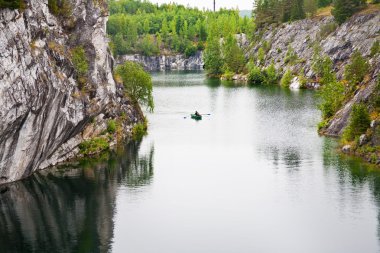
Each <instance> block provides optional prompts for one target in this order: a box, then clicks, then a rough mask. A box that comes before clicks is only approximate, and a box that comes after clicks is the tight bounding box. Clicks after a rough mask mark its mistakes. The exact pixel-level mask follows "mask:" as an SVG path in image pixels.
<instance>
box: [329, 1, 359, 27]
mask: <svg viewBox="0 0 380 253" xmlns="http://www.w3.org/2000/svg"><path fill="white" fill-rule="evenodd" d="M365 4H366V2H365V0H335V1H334V8H333V10H332V12H331V13H332V14H333V16H334V17H335V20H336V22H338V24H342V23H344V22H345V21H346V20H347V18H349V17H351V16H352V15H353V14H354V13H355V12H357V11H358V10H360V9H361V8H362V7H363V6H365Z"/></svg>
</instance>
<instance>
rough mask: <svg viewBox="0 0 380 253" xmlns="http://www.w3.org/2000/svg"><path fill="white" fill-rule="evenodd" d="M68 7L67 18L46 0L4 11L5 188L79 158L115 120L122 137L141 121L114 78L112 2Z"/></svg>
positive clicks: (0, 84)
mask: <svg viewBox="0 0 380 253" xmlns="http://www.w3.org/2000/svg"><path fill="white" fill-rule="evenodd" d="M66 3H67V5H66V6H65V7H66V12H70V13H69V14H68V13H66V15H65V16H62V15H61V14H52V13H51V11H50V10H49V7H48V0H28V1H26V9H25V10H9V9H3V10H0V21H1V22H0V184H1V183H7V182H11V181H15V180H18V179H21V178H24V177H26V176H28V175H30V174H31V173H33V172H34V171H36V170H39V169H44V168H46V167H49V166H51V165H55V164H57V163H59V162H62V161H65V160H67V159H70V158H72V157H74V156H76V155H77V154H78V152H79V148H78V145H79V144H80V143H81V142H82V141H83V140H84V139H89V138H92V137H94V136H97V135H99V134H100V133H101V132H102V131H104V129H106V128H107V122H108V120H109V119H118V120H120V124H121V125H122V126H123V128H122V129H123V135H124V136H127V135H128V132H129V130H130V129H131V125H132V124H134V123H135V122H138V121H140V120H142V114H141V110H139V108H136V106H133V105H132V104H131V103H130V100H129V99H128V98H127V97H125V95H124V92H123V91H122V88H121V87H118V86H117V85H116V84H115V82H114V79H113V76H112V69H113V59H112V57H111V55H110V52H109V49H108V46H107V39H106V33H105V26H106V22H107V17H108V14H107V6H106V2H105V1H94V0H67V1H66ZM67 14H68V15H67ZM78 48H79V49H81V50H82V51H83V52H84V55H82V56H81V57H82V58H85V59H79V61H80V62H82V63H83V60H85V61H84V62H85V63H86V64H87V65H86V67H87V68H85V70H86V71H85V73H83V66H81V67H82V70H81V71H79V70H78V68H79V66H77V65H76V64H75V60H77V61H78V59H75V55H74V53H75V49H78ZM76 58H78V57H76ZM82 65H83V64H82ZM120 116H122V117H120Z"/></svg>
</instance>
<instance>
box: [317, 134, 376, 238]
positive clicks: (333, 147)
mask: <svg viewBox="0 0 380 253" xmlns="http://www.w3.org/2000/svg"><path fill="white" fill-rule="evenodd" d="M323 165H324V167H325V170H326V173H337V175H338V176H337V181H338V184H339V186H340V191H341V194H342V195H343V194H344V193H345V191H350V195H351V196H352V197H353V198H354V200H355V201H354V203H360V202H361V201H362V196H361V195H360V192H361V191H362V190H363V189H366V187H369V190H370V192H371V194H372V195H373V201H374V203H375V205H376V207H377V220H378V221H377V236H378V239H379V242H380V171H379V170H378V169H377V168H374V166H373V165H369V164H368V165H367V164H365V163H364V162H363V161H362V160H360V159H358V158H354V157H348V156H345V155H339V153H338V152H337V143H336V141H335V140H331V139H325V141H324V146H323ZM347 184H348V185H350V186H351V187H346V185H347ZM341 201H344V198H341ZM344 204H345V203H342V205H344ZM358 206H360V205H358Z"/></svg>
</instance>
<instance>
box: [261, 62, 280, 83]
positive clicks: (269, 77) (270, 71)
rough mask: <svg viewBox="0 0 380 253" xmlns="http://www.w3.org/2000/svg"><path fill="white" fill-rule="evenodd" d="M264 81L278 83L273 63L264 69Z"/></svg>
mask: <svg viewBox="0 0 380 253" xmlns="http://www.w3.org/2000/svg"><path fill="white" fill-rule="evenodd" d="M264 83H265V84H267V85H273V84H277V83H278V73H277V70H276V67H275V66H274V64H273V63H272V64H271V65H269V66H268V67H267V68H266V69H265V70H264Z"/></svg>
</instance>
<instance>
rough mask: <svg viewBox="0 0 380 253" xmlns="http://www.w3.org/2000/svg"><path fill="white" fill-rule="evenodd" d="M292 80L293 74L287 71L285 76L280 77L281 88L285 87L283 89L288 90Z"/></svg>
mask: <svg viewBox="0 0 380 253" xmlns="http://www.w3.org/2000/svg"><path fill="white" fill-rule="evenodd" d="M292 79H293V74H292V72H291V71H290V70H289V69H288V70H287V71H286V72H285V74H284V75H283V76H282V78H281V81H280V83H281V86H282V87H285V88H288V87H289V86H290V84H291V83H292Z"/></svg>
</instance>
